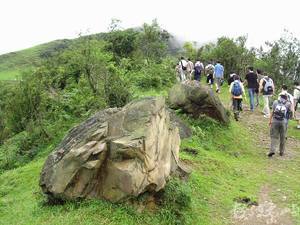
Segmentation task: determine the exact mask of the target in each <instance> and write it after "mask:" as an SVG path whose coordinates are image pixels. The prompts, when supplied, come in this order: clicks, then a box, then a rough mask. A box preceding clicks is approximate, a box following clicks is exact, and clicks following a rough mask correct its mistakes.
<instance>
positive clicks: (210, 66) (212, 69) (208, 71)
mask: <svg viewBox="0 0 300 225" xmlns="http://www.w3.org/2000/svg"><path fill="white" fill-rule="evenodd" d="M205 70H206V72H207V73H208V74H213V73H214V66H213V65H212V64H208V65H207V66H206V68H205Z"/></svg>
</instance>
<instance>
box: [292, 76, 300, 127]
mask: <svg viewBox="0 0 300 225" xmlns="http://www.w3.org/2000/svg"><path fill="white" fill-rule="evenodd" d="M293 96H294V106H295V108H294V112H295V119H296V120H298V125H297V128H298V129H300V113H299V112H297V109H298V104H300V85H299V82H298V81H295V82H294V93H293Z"/></svg>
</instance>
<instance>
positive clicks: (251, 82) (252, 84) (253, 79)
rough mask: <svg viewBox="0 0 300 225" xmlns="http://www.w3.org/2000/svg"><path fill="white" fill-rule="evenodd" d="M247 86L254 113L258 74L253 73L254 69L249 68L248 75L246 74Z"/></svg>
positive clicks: (251, 108)
mask: <svg viewBox="0 0 300 225" xmlns="http://www.w3.org/2000/svg"><path fill="white" fill-rule="evenodd" d="M245 83H246V84H247V87H248V93H249V99H250V110H251V112H253V111H254V94H255V89H256V88H257V86H258V84H257V74H256V73H254V72H253V67H252V66H250V67H248V73H247V74H246V77H245V81H244V84H245Z"/></svg>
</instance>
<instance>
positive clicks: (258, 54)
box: [0, 20, 300, 224]
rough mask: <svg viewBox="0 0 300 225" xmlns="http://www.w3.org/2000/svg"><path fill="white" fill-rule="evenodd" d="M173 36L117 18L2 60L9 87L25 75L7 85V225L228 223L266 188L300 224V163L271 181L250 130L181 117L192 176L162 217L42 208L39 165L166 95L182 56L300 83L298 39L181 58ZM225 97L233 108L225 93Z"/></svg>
mask: <svg viewBox="0 0 300 225" xmlns="http://www.w3.org/2000/svg"><path fill="white" fill-rule="evenodd" d="M170 38H171V35H170V34H169V33H168V32H167V31H165V30H162V29H161V28H160V27H159V25H158V24H157V22H156V21H153V23H152V24H144V25H143V26H142V27H141V28H138V29H126V30H122V29H120V27H119V26H118V21H117V20H115V21H113V22H112V24H111V26H110V32H108V33H105V34H98V35H90V36H80V37H79V38H78V39H75V40H72V41H68V40H61V41H55V42H51V43H48V44H45V45H40V46H37V47H34V48H31V49H27V50H24V51H21V52H18V53H10V54H6V55H3V56H0V77H2V78H1V79H3V78H4V79H3V80H6V79H13V78H15V77H17V76H20V77H19V78H18V79H17V80H11V81H9V82H8V81H5V82H4V81H2V82H1V83H0V96H1V98H0V118H1V120H0V218H1V224H96V223H101V224H227V223H229V222H230V220H231V210H232V209H233V207H234V204H235V199H237V198H243V197H247V198H250V199H251V200H253V201H255V200H256V199H257V193H258V191H259V188H260V187H261V186H262V185H263V184H264V183H265V182H269V183H271V184H273V185H274V187H277V188H278V189H281V190H284V189H287V188H288V190H289V191H290V192H288V198H289V201H287V202H286V203H283V204H290V205H288V206H289V207H290V208H293V214H294V217H295V218H300V213H299V207H300V205H299V196H300V195H299V190H298V189H297V188H298V186H299V181H300V177H299V174H298V173H297V170H298V169H299V165H300V164H299V160H298V158H297V159H295V160H292V161H290V162H289V161H287V162H285V163H284V164H283V166H282V167H280V171H281V172H279V171H276V172H275V173H276V176H273V177H270V176H267V173H266V170H267V168H266V167H267V166H266V165H268V161H267V159H265V158H264V157H262V153H261V151H260V150H259V149H257V148H256V147H254V146H256V145H257V143H256V140H255V139H254V138H252V137H253V136H254V135H257V134H256V133H254V132H253V131H252V130H250V129H248V128H247V127H245V126H244V125H243V124H241V123H237V122H232V123H231V124H230V126H228V127H224V126H222V125H220V124H218V123H216V122H215V121H213V120H210V119H208V118H206V117H204V118H202V119H198V120H195V119H190V118H188V117H186V116H185V115H180V113H179V116H180V117H182V119H183V120H185V121H186V123H188V124H189V125H190V126H191V127H192V130H193V136H192V137H191V138H189V139H186V140H183V142H182V145H181V149H182V150H184V149H186V148H188V149H193V151H192V152H193V153H192V154H191V152H188V151H181V153H180V157H181V159H182V160H183V161H185V162H186V163H187V164H188V165H190V167H191V168H192V170H193V173H192V174H191V176H190V178H189V180H188V182H182V181H181V180H178V179H174V180H171V181H170V182H169V183H168V186H167V187H166V189H165V191H164V192H163V193H160V194H162V195H161V196H160V197H161V201H160V202H158V203H157V205H156V210H154V211H149V210H144V211H143V212H142V213H140V212H139V211H140V209H137V208H136V206H135V205H131V204H128V203H122V204H118V205H115V204H111V203H108V202H106V201H75V202H67V203H65V204H63V205H54V206H49V205H45V204H44V198H43V196H42V195H41V194H40V189H39V186H38V179H39V175H40V171H41V167H42V164H43V163H44V161H45V158H46V156H47V155H48V153H49V152H50V151H52V150H53V149H54V148H55V146H56V145H57V144H58V143H59V142H60V140H61V139H62V138H63V136H64V135H65V134H66V133H67V131H68V130H69V129H70V128H71V127H73V126H74V125H76V124H78V123H79V122H81V121H83V120H84V119H86V118H88V117H89V116H90V115H92V114H93V113H95V112H96V111H98V110H101V109H103V108H105V107H121V106H123V105H124V104H126V103H127V102H128V101H130V100H131V99H135V98H140V97H143V96H149V95H154V96H156V95H164V96H166V95H167V91H168V89H169V87H170V86H171V85H172V84H173V83H174V82H175V75H174V64H175V63H176V61H177V59H176V58H175V56H179V54H185V55H186V56H188V57H191V58H192V59H195V58H197V57H199V58H200V59H201V60H202V61H204V62H205V63H206V62H209V61H211V60H215V59H218V60H220V61H222V62H223V64H224V67H225V69H226V76H228V74H229V73H230V72H231V71H234V72H238V73H240V74H242V75H243V74H244V73H245V68H246V67H247V66H248V65H255V66H256V67H259V68H262V69H263V70H265V71H266V73H269V74H272V75H273V76H274V77H275V81H276V82H278V83H280V82H283V81H285V82H286V78H289V79H290V80H293V79H294V80H296V79H299V77H298V74H299V73H298V64H299V53H298V50H299V49H298V46H299V45H298V40H296V39H294V38H290V37H283V38H282V39H280V40H279V41H276V42H274V43H270V44H269V49H267V50H263V49H260V50H257V49H250V50H249V49H247V48H246V38H245V37H239V38H237V39H231V38H227V37H222V38H219V39H218V41H217V42H216V43H209V44H206V45H204V46H202V47H200V48H198V47H197V45H196V44H195V43H185V45H184V48H183V52H176V51H172V53H173V55H170V54H169V51H170V46H169V44H170V43H169V40H170ZM11 68H14V70H11ZM295 68H296V69H295ZM21 73H22V74H21ZM4 76H5V77H4ZM224 88H225V87H224ZM220 98H221V99H222V101H223V102H224V103H225V104H227V103H228V102H227V101H228V99H229V98H228V93H226V92H225V91H224V92H222V95H221V96H220ZM292 124H293V125H295V122H292ZM291 136H293V137H294V138H296V139H299V138H300V136H299V132H297V131H296V130H294V129H290V130H289V137H291ZM233 143H234V144H233ZM253 162H255V164H254V163H253ZM291 171H292V172H291ZM285 174H289V177H285ZM283 180H284V182H282V181H283ZM224 193H226V194H224ZM274 198H275V197H274Z"/></svg>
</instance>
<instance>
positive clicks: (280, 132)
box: [268, 92, 291, 158]
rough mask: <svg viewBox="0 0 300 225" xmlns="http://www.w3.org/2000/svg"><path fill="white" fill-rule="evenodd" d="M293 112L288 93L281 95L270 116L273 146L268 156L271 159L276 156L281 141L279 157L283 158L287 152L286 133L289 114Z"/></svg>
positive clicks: (275, 102)
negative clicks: (277, 146)
mask: <svg viewBox="0 0 300 225" xmlns="http://www.w3.org/2000/svg"><path fill="white" fill-rule="evenodd" d="M290 111H291V104H290V102H289V101H288V96H287V93H286V92H281V93H280V94H279V100H275V101H274V103H273V106H272V112H271V114H270V121H269V126H270V137H271V146H270V152H269V154H268V156H269V157H270V158H271V157H272V156H273V155H274V154H275V149H276V145H277V144H278V143H277V142H278V141H279V143H280V144H279V155H280V156H283V154H284V151H285V142H286V132H287V120H288V114H289V113H290Z"/></svg>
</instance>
